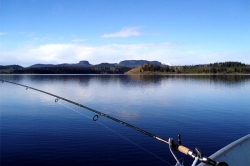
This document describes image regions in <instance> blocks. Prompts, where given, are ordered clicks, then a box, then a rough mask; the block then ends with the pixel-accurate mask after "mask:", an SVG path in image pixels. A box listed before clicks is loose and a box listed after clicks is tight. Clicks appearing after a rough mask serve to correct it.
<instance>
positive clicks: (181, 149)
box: [176, 145, 190, 155]
mask: <svg viewBox="0 0 250 166" xmlns="http://www.w3.org/2000/svg"><path fill="white" fill-rule="evenodd" d="M176 149H177V150H178V151H179V152H181V153H184V154H185V155H188V152H189V151H190V149H188V148H186V147H185V146H182V145H179V146H177V148H176Z"/></svg>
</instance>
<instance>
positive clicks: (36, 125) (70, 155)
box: [0, 75, 250, 166]
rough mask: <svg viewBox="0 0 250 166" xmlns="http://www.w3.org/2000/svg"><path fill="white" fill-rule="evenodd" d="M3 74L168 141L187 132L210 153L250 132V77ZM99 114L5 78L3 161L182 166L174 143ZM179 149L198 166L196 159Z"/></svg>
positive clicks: (185, 139)
mask: <svg viewBox="0 0 250 166" xmlns="http://www.w3.org/2000/svg"><path fill="white" fill-rule="evenodd" d="M0 79H5V80H9V81H13V82H17V83H20V84H25V85H27V86H31V87H34V88H37V89H41V90H44V91H47V92H50V93H53V94H56V95H59V96H62V97H64V98H67V99H70V100H73V101H75V102H78V103H80V104H83V105H85V106H88V107H90V108H93V109H96V110H98V111H101V112H103V113H106V114H108V115H110V116H113V117H115V118H118V119H121V120H123V121H125V122H128V123H130V124H132V125H135V126H137V127H139V128H142V129H144V130H147V131H149V132H151V133H153V134H155V135H157V136H159V137H161V138H164V139H168V138H169V137H173V138H174V139H175V142H177V139H176V138H177V135H178V134H181V136H182V144H183V145H184V146H186V147H188V148H190V149H194V148H195V147H199V149H201V151H202V152H203V154H204V155H205V156H210V155H211V154H213V153H214V152H216V151H217V150H219V149H220V148H222V147H224V146H225V145H227V144H229V143H230V142H232V141H234V140H236V139H238V138H240V137H242V136H244V135H246V134H249V133H250V76H249V75H245V76H243V75H232V76H225V75H221V76H192V75H189V76H187V75H185V76H167V75H161V76H153V75H151V76H149V75H148V76H140V75H133V76H132V75H0ZM94 115H95V114H94V113H92V112H90V111H88V110H85V109H83V108H79V107H77V106H75V105H72V104H69V103H67V102H64V101H61V100H59V102H57V103H56V102H55V98H54V97H51V96H48V95H45V94H42V93H39V92H36V91H33V90H30V89H28V90H26V88H24V87H20V86H16V85H12V84H9V83H0V120H1V122H0V136H1V137H0V138H1V139H0V140H1V144H0V146H1V152H0V156H1V158H0V160H1V164H0V165H1V166H5V165H8V166H9V165H41V166H42V165H59V166H61V165H63V166H64V165H72V166H78V165H102V166H103V165H169V164H168V163H170V164H171V165H175V161H174V159H173V157H172V156H171V154H170V152H169V149H168V146H167V145H165V144H163V143H161V142H159V141H157V140H155V139H153V138H151V137H148V136H146V135H143V134H141V133H139V132H137V131H135V130H133V129H130V128H128V127H125V126H123V125H121V124H119V123H117V122H114V121H112V120H109V119H107V118H105V117H100V118H99V119H98V121H96V122H94V121H93V120H92V117H93V116H94ZM88 117H90V118H88ZM117 133H118V134H117ZM119 134H120V135H119ZM124 137H125V138H124ZM127 139H129V140H130V141H132V142H133V143H134V144H133V143H131V142H130V141H128V140H127ZM135 144H136V145H138V146H140V147H143V148H145V149H146V150H147V151H149V152H150V153H148V152H147V151H145V150H143V149H141V148H139V147H138V146H136V145H135ZM151 153H152V154H154V155H156V156H158V157H160V158H162V159H163V160H165V161H166V162H168V163H166V162H164V161H162V160H160V159H159V158H157V157H155V156H154V155H152V154H151ZM176 154H177V156H178V158H184V164H185V165H186V166H187V165H191V162H192V159H190V158H189V157H186V156H184V155H182V154H180V153H176Z"/></svg>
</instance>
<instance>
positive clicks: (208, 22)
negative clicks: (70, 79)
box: [0, 0, 250, 66]
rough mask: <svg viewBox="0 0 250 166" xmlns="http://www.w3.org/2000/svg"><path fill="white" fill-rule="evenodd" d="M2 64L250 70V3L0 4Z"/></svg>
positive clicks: (93, 0) (20, 0)
mask: <svg viewBox="0 0 250 166" xmlns="http://www.w3.org/2000/svg"><path fill="white" fill-rule="evenodd" d="M0 5H1V6H0V65H8V64H19V65H22V66H30V65H32V64H36V63H47V64H49V63H53V64H58V63H77V62H78V61H80V60H88V61H89V62H90V63H91V64H98V63H101V62H110V63H118V62H120V61H122V60H128V59H135V60H141V59H143V60H158V61H161V62H163V63H166V64H172V65H192V64H203V63H213V62H224V61H240V62H243V63H247V64H250V58H249V57H250V1H249V0H196V1H194V0H188V1H186V0H70V1H68V0H0Z"/></svg>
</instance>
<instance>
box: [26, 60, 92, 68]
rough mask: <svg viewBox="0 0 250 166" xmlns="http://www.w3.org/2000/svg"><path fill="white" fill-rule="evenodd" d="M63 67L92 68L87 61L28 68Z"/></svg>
mask: <svg viewBox="0 0 250 166" xmlns="http://www.w3.org/2000/svg"><path fill="white" fill-rule="evenodd" d="M65 66H71V67H72V66H74V67H90V66H92V65H91V64H90V63H89V62H88V61H80V62H79V63H73V64H70V63H62V64H57V65H54V64H35V65H31V66H30V68H43V67H65Z"/></svg>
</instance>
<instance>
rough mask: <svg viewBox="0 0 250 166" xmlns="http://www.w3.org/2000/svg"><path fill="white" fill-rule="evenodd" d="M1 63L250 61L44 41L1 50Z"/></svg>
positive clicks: (167, 47) (165, 47) (236, 55)
mask: <svg viewBox="0 0 250 166" xmlns="http://www.w3.org/2000/svg"><path fill="white" fill-rule="evenodd" d="M0 55H1V58H0V65H9V64H19V65H22V66H30V65H33V64H36V63H45V64H59V63H78V62H79V61H81V60H88V61H89V62H90V63H91V64H99V63H102V62H109V63H118V62H120V61H122V60H150V61H153V60H157V61H160V62H163V63H165V64H172V65H192V64H202V63H213V62H225V61H240V62H243V63H248V64H249V63H250V61H249V58H248V57H249V55H250V53H249V52H207V53H206V52H205V53H192V54H190V50H187V49H185V47H184V46H182V45H178V44H174V43H142V44H106V45H99V46H93V45H85V44H78V43H74V44H45V45H41V46H38V47H33V48H29V49H25V50H16V51H0Z"/></svg>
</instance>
